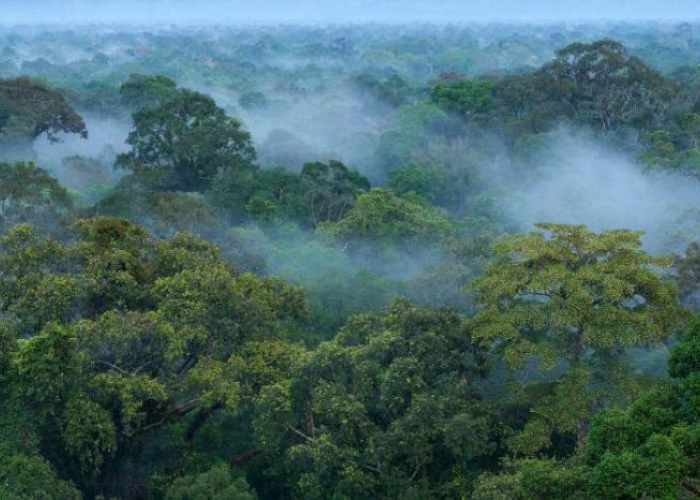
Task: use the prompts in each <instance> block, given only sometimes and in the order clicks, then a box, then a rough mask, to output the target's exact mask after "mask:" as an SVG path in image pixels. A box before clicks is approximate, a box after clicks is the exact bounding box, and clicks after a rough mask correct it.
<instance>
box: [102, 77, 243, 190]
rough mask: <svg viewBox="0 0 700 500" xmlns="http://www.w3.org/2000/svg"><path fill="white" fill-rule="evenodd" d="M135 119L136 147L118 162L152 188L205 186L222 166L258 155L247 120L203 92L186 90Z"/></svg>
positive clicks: (131, 139) (133, 142) (233, 166)
mask: <svg viewBox="0 0 700 500" xmlns="http://www.w3.org/2000/svg"><path fill="white" fill-rule="evenodd" d="M133 119H134V127H135V128H134V130H133V131H132V132H131V133H130V134H129V137H128V139H127V143H128V144H129V145H130V146H132V150H131V151H130V152H128V153H124V154H121V155H119V156H118V157H117V163H116V164H117V166H119V167H121V168H124V169H127V170H131V171H132V172H133V173H134V175H135V176H136V178H137V179H138V180H139V181H140V182H142V183H143V184H144V185H146V186H148V187H151V188H156V189H162V190H179V191H205V190H206V189H208V188H209V187H210V186H211V183H212V181H213V180H214V178H215V176H216V175H217V174H218V173H219V172H222V171H225V170H229V169H236V168H245V167H247V166H248V165H250V163H251V162H252V161H253V160H254V159H255V150H254V149H253V144H252V141H251V137H250V134H249V133H248V132H246V131H244V130H243V128H242V125H241V123H240V122H239V121H238V120H236V119H234V118H230V117H228V116H226V113H225V112H224V110H223V109H221V108H220V107H218V106H217V105H216V103H215V102H214V100H213V99H211V98H210V97H208V96H206V95H204V94H200V93H198V92H192V91H189V90H181V91H180V92H178V94H177V96H176V97H175V98H174V99H172V100H168V101H165V102H163V103H161V104H159V105H157V106H154V107H148V108H145V109H142V110H140V111H137V112H136V113H135V114H134V115H133Z"/></svg>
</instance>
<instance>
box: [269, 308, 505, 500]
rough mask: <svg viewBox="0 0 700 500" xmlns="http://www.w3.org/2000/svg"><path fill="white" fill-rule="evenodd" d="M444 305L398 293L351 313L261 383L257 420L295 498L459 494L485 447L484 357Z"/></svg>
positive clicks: (489, 449)
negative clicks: (373, 310)
mask: <svg viewBox="0 0 700 500" xmlns="http://www.w3.org/2000/svg"><path fill="white" fill-rule="evenodd" d="M484 355H485V353H484V351H482V350H481V349H480V348H479V347H478V346H477V345H476V344H474V343H473V342H472V340H471V339H470V337H469V335H468V332H467V331H466V330H465V328H464V324H463V322H462V320H461V318H460V316H459V314H457V313H456V312H455V311H454V310H449V309H435V310H429V309H421V308H418V307H415V306H414V305H412V304H410V303H409V302H408V301H398V302H396V303H394V304H393V305H391V306H389V307H388V308H387V309H386V311H385V312H383V313H381V314H371V315H370V314H363V315H358V316H355V317H354V318H352V319H351V320H350V321H349V322H348V323H347V325H346V326H345V327H344V328H343V329H342V330H341V331H340V333H339V334H338V335H337V336H336V338H334V339H333V340H331V341H329V342H327V343H324V344H322V345H321V346H319V348H318V349H317V350H316V351H315V352H313V353H312V354H311V355H310V357H309V358H308V361H306V362H305V363H303V364H302V365H301V366H300V367H299V369H298V371H296V372H294V374H293V376H292V379H291V382H282V383H279V384H276V385H271V386H268V387H267V388H265V389H264V390H263V392H262V393H261V396H260V398H259V403H258V404H259V407H260V409H259V417H258V419H257V421H256V423H255V428H256V432H257V436H258V441H259V442H260V443H261V445H262V446H263V449H264V456H266V457H269V459H270V460H279V459H281V460H282V464H281V465H282V466H283V467H284V468H283V470H286V471H288V473H287V474H286V476H285V477H282V478H280V479H279V480H280V481H284V482H285V483H286V484H287V486H288V487H289V488H290V489H291V491H290V492H291V494H292V495H293V497H294V498H308V499H325V498H344V499H345V498H347V499H350V498H352V499H389V498H411V499H423V498H442V497H444V498H462V497H465V496H466V495H467V493H468V491H469V489H470V481H469V477H470V475H471V474H473V472H474V471H476V470H479V468H480V467H481V466H482V464H483V463H484V462H483V460H487V459H488V457H489V456H490V455H491V454H492V453H494V452H495V449H496V443H495V438H496V436H495V433H494V429H493V428H492V420H491V414H490V410H489V406H488V405H487V404H486V403H485V402H484V401H481V398H480V396H479V394H478V390H477V381H478V380H479V379H480V378H481V377H482V376H483V375H484V370H485V365H484V363H485V358H484Z"/></svg>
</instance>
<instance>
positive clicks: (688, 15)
mask: <svg viewBox="0 0 700 500" xmlns="http://www.w3.org/2000/svg"><path fill="white" fill-rule="evenodd" d="M3 7H4V8H3V17H2V20H0V24H42V23H48V24H51V23H139V24H155V23H181V24H196V23H218V24H225V23H229V24H243V23H261V22H263V23H264V22H293V23H305V24H308V23H319V22H368V21H370V22H449V23H454V22H469V21H480V22H483V21H537V20H571V21H576V20H601V19H609V20H620V19H630V20H671V19H674V20H677V19H697V18H700V4H699V3H698V2H697V1H696V0H674V1H673V2H664V1H662V0H615V1H610V0H588V1H587V2H576V1H566V2H565V1H561V0H529V1H527V2H524V1H522V0H442V1H440V2H434V1H430V0H197V1H196V2H194V1H192V0H149V1H148V2H146V1H142V0H138V1H137V0H119V1H117V0H101V1H100V0H21V1H20V0H5V1H4V2H3Z"/></svg>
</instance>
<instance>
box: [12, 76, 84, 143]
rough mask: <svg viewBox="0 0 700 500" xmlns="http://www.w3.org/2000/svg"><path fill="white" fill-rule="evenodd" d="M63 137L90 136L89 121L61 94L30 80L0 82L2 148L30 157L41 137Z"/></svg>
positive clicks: (25, 78) (50, 139)
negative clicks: (65, 135)
mask: <svg viewBox="0 0 700 500" xmlns="http://www.w3.org/2000/svg"><path fill="white" fill-rule="evenodd" d="M60 134H79V135H81V136H82V137H87V129H86V128H85V122H84V121H83V119H82V118H81V117H80V115H78V113H76V111H75V110H74V109H73V108H72V107H71V106H69V105H68V103H66V100H65V99H64V97H63V96H62V95H61V93H60V92H59V91H57V90H55V89H52V88H49V87H48V86H46V85H44V84H42V83H39V82H37V81H34V80H32V79H30V78H28V77H21V78H15V79H7V80H3V79H0V145H2V146H3V147H4V148H10V147H12V146H17V147H18V148H19V149H18V151H17V152H18V153H21V154H25V155H26V154H29V151H30V150H31V143H32V142H33V141H34V139H36V138H37V137H39V136H41V135H46V137H47V138H48V139H49V141H52V142H56V141H58V140H59V137H60Z"/></svg>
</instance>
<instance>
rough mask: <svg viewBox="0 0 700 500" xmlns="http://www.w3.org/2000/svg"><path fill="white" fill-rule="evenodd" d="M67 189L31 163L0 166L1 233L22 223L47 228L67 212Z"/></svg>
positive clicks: (68, 198) (70, 204)
mask: <svg viewBox="0 0 700 500" xmlns="http://www.w3.org/2000/svg"><path fill="white" fill-rule="evenodd" d="M71 207H72V202H71V199H70V197H69V196H68V192H67V191H66V189H65V188H64V187H63V186H61V184H59V182H58V181H57V180H56V179H54V178H53V177H51V176H50V175H49V174H48V173H47V172H46V171H45V170H43V169H41V168H39V167H37V166H35V165H34V164H33V163H15V164H14V165H10V164H8V163H0V232H4V231H6V230H7V229H8V228H9V227H11V226H14V225H16V224H20V223H23V222H33V223H35V224H39V225H46V224H49V223H52V222H56V220H57V218H58V216H59V215H60V214H62V213H65V212H66V211H68V210H70V208H71Z"/></svg>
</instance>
